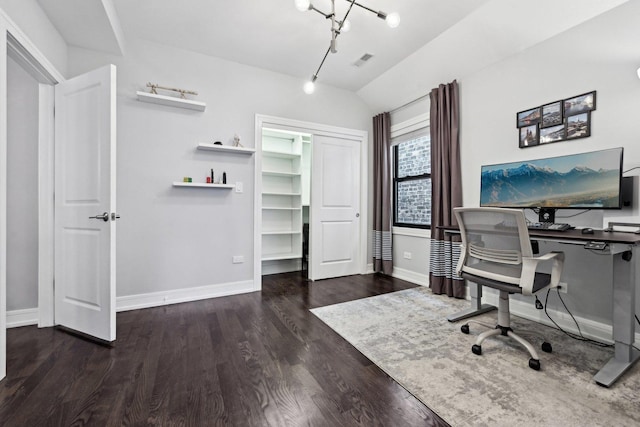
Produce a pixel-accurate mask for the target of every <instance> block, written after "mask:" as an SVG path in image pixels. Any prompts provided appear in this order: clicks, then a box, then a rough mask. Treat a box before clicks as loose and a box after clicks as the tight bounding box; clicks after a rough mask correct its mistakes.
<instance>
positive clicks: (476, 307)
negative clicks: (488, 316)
mask: <svg viewBox="0 0 640 427" xmlns="http://www.w3.org/2000/svg"><path fill="white" fill-rule="evenodd" d="M467 283H468V284H469V295H470V296H471V307H469V308H466V309H464V310H462V311H459V312H457V313H453V314H451V315H449V316H447V320H448V321H449V322H457V321H458V320H462V319H466V318H469V317H473V316H477V315H479V314H482V313H486V312H487V311H491V310H495V309H496V308H495V307H494V306H492V305H489V304H482V285H479V284H477V283H472V282H467Z"/></svg>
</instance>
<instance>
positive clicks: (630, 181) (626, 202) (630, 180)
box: [620, 176, 638, 209]
mask: <svg viewBox="0 0 640 427" xmlns="http://www.w3.org/2000/svg"><path fill="white" fill-rule="evenodd" d="M620 190H621V191H620V196H621V198H622V209H625V208H633V207H634V202H635V203H636V204H637V202H636V201H635V199H636V197H634V195H635V194H636V193H637V191H638V177H637V176H625V177H622V185H621V188H620Z"/></svg>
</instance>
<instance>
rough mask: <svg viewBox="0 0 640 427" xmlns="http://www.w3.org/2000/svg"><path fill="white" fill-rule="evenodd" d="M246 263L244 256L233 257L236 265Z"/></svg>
mask: <svg viewBox="0 0 640 427" xmlns="http://www.w3.org/2000/svg"><path fill="white" fill-rule="evenodd" d="M243 262H244V256H242V255H234V256H233V263H234V264H242V263H243Z"/></svg>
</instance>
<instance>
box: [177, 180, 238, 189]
mask: <svg viewBox="0 0 640 427" xmlns="http://www.w3.org/2000/svg"><path fill="white" fill-rule="evenodd" d="M173 186H174V187H198V188H221V189H225V190H230V189H232V188H235V187H236V186H235V185H233V184H207V183H206V182H182V181H176V182H174V183H173Z"/></svg>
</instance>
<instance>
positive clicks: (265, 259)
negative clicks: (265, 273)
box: [262, 253, 302, 261]
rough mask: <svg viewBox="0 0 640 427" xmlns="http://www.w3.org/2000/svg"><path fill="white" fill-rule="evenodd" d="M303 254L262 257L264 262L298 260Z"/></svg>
mask: <svg viewBox="0 0 640 427" xmlns="http://www.w3.org/2000/svg"><path fill="white" fill-rule="evenodd" d="M301 256H302V253H283V254H272V255H266V256H264V257H262V261H280V260H285V259H296V258H300V257H301Z"/></svg>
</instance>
